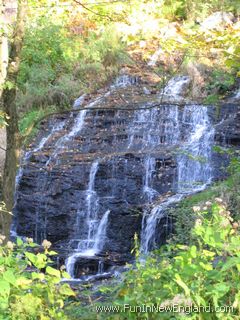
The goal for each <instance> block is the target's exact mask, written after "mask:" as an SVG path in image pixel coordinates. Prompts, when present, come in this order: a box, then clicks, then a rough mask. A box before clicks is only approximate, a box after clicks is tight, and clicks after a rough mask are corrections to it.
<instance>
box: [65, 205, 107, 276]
mask: <svg viewBox="0 0 240 320" xmlns="http://www.w3.org/2000/svg"><path fill="white" fill-rule="evenodd" d="M109 213H110V210H107V211H106V212H105V214H104V215H103V217H102V219H101V221H100V224H99V227H98V229H97V232H96V235H95V237H94V246H93V248H92V249H88V250H85V251H83V252H82V251H79V252H76V253H74V254H73V255H71V256H70V257H69V258H68V259H67V260H66V270H67V272H68V274H69V275H70V276H71V278H74V266H75V262H76V261H77V259H78V258H80V257H92V256H94V255H96V254H97V253H98V252H100V251H101V250H102V249H103V246H104V243H105V241H106V231H107V225H108V216H109ZM100 273H103V263H102V261H99V268H98V274H100Z"/></svg>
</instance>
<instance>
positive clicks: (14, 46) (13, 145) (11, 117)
mask: <svg viewBox="0 0 240 320" xmlns="http://www.w3.org/2000/svg"><path fill="white" fill-rule="evenodd" d="M2 4H3V3H2ZM25 17H26V0H18V2H17V18H16V24H15V27H14V30H13V38H12V42H11V47H10V52H9V64H8V67H7V72H6V79H5V83H4V86H3V90H2V103H3V111H4V113H5V121H6V132H7V149H6V159H5V165H4V174H3V186H2V187H3V201H4V203H5V205H6V209H7V210H8V211H11V210H12V208H13V204H14V188H15V177H16V171H17V164H18V159H19V150H20V144H21V138H20V133H19V128H18V113H17V107H16V81H17V75H18V71H19V66H20V56H21V50H22V46H23V37H24V27H25ZM1 216H2V231H3V233H4V234H5V235H6V236H7V237H8V236H9V231H10V225H11V216H10V215H9V214H6V213H5V212H2V213H1Z"/></svg>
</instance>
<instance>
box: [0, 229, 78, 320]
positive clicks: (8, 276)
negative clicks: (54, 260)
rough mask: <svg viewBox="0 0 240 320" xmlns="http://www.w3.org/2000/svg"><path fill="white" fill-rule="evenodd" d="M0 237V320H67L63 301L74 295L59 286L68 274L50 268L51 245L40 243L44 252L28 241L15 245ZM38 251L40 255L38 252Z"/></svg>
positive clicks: (63, 286) (67, 289)
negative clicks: (4, 243)
mask: <svg viewBox="0 0 240 320" xmlns="http://www.w3.org/2000/svg"><path fill="white" fill-rule="evenodd" d="M4 239H5V237H4V236H2V235H1V236H0V245H1V246H0V319H2V320H7V319H9V320H14V319H19V320H28V319H34V320H35V319H42V320H47V319H66V317H65V315H64V312H63V307H64V301H65V300H66V299H68V297H70V296H74V292H73V291H72V290H71V289H70V287H69V286H68V285H67V284H66V283H63V284H62V283H60V280H61V278H62V277H65V278H68V277H69V276H68V274H66V273H65V272H63V271H59V270H57V269H54V268H53V267H51V260H50V258H49V256H52V255H55V254H56V253H55V252H54V251H49V250H48V249H49V247H50V245H51V244H50V243H49V242H48V241H46V240H44V241H43V244H42V245H43V247H44V252H41V250H39V246H37V245H36V244H34V243H32V239H27V242H26V243H24V242H23V241H22V240H21V239H20V238H18V239H17V244H16V245H15V244H14V243H12V242H10V241H8V242H7V244H6V245H3V242H4ZM38 250H39V252H38Z"/></svg>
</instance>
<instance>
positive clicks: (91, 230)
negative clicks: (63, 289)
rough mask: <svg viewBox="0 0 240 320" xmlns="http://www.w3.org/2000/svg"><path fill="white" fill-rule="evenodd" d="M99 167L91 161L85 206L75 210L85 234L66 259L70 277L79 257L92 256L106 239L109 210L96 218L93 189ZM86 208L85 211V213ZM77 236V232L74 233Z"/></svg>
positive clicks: (95, 198)
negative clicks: (74, 250) (81, 221)
mask: <svg viewBox="0 0 240 320" xmlns="http://www.w3.org/2000/svg"><path fill="white" fill-rule="evenodd" d="M98 168H99V161H98V160H96V161H94V162H93V163H92V165H91V169H90V173H89V182H88V189H87V190H86V199H85V201H86V207H85V208H83V210H79V211H78V212H77V220H81V218H84V226H83V225H78V226H77V229H85V231H86V236H85V238H83V239H80V240H79V239H78V240H77V239H76V240H77V241H78V246H77V249H76V252H75V253H74V254H73V255H71V256H70V257H69V258H68V259H67V260H66V268H67V271H68V273H69V274H70V275H71V277H73V276H74V265H75V262H76V260H77V259H78V258H79V257H86V256H94V255H96V254H97V253H98V252H100V251H101V250H102V249H103V246H104V243H105V240H106V231H107V224H108V217H109V214H110V210H107V211H106V212H105V213H104V215H103V216H102V218H101V220H100V219H99V218H98V211H99V205H98V196H97V192H96V191H95V179H96V174H97V171H98ZM85 210H86V213H85ZM76 236H77V237H78V236H79V235H78V232H77V234H76Z"/></svg>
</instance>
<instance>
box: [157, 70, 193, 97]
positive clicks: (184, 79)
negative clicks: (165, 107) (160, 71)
mask: <svg viewBox="0 0 240 320" xmlns="http://www.w3.org/2000/svg"><path fill="white" fill-rule="evenodd" d="M189 84H190V78H189V77H188V76H177V77H173V78H172V79H170V80H169V81H168V83H167V85H166V86H165V88H164V89H163V90H162V91H161V93H160V98H161V99H162V100H165V99H167V100H173V101H176V102H179V100H180V101H181V100H182V98H183V95H184V93H185V92H186V89H187V88H188V86H189Z"/></svg>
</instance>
